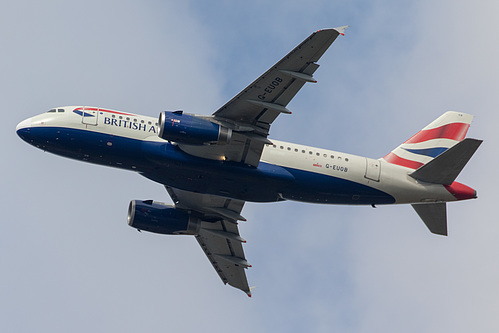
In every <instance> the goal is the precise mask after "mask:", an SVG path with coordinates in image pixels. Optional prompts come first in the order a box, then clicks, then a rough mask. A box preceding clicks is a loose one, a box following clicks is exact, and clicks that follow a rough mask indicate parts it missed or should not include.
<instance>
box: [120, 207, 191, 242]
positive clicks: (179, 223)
mask: <svg viewBox="0 0 499 333" xmlns="http://www.w3.org/2000/svg"><path fill="white" fill-rule="evenodd" d="M128 225H129V226H131V227H133V228H136V229H138V230H144V231H149V232H154V233H157V234H165V235H197V234H198V232H199V228H200V226H201V221H200V220H199V218H197V217H194V216H192V215H191V214H189V213H188V212H186V211H183V210H178V209H176V208H175V207H173V206H171V205H166V204H161V203H157V202H153V201H152V200H146V201H140V200H132V201H130V206H129V207H128Z"/></svg>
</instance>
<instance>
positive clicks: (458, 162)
mask: <svg viewBox="0 0 499 333" xmlns="http://www.w3.org/2000/svg"><path fill="white" fill-rule="evenodd" d="M482 142H483V141H482V140H477V139H469V138H468V139H464V140H463V141H461V142H459V143H457V144H456V145H454V146H453V147H451V148H449V149H448V150H446V151H445V152H443V153H442V154H440V155H438V156H437V157H435V158H434V159H432V160H431V161H429V162H428V163H426V164H425V165H423V166H422V167H420V168H419V169H417V170H416V171H414V172H413V173H411V174H410V175H409V176H411V177H412V178H415V179H417V180H421V181H424V182H427V183H434V184H443V185H452V183H453V182H454V180H455V179H456V178H457V176H458V175H459V173H460V172H461V170H463V168H464V167H465V166H466V163H468V161H469V160H470V159H471V157H472V156H473V154H474V153H475V151H476V150H477V149H478V147H480V144H481V143H482Z"/></svg>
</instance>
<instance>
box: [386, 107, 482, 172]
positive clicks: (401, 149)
mask: <svg viewBox="0 0 499 333" xmlns="http://www.w3.org/2000/svg"><path fill="white" fill-rule="evenodd" d="M472 120H473V116H472V115H469V114H466V113H460V112H454V111H448V112H446V113H444V114H443V115H441V116H440V117H439V118H437V119H436V120H435V121H433V122H432V123H431V124H429V125H428V126H426V127H425V128H423V129H422V130H421V131H419V132H418V133H416V134H415V135H413V136H412V137H411V138H410V139H409V140H407V141H406V142H404V143H403V144H401V145H400V146H398V147H397V148H395V149H394V150H393V151H392V152H390V153H389V154H388V155H386V156H385V157H383V159H384V160H385V161H387V162H388V163H392V164H396V165H400V166H403V167H407V168H411V169H418V168H420V167H422V166H423V165H425V164H426V163H428V162H430V161H431V160H433V159H434V158H435V157H437V156H438V155H440V154H442V153H443V152H445V151H447V150H448V149H449V148H451V147H453V146H454V145H456V144H457V143H458V142H460V141H461V140H463V139H464V137H465V136H466V133H467V132H468V129H469V128H470V124H471V121H472Z"/></svg>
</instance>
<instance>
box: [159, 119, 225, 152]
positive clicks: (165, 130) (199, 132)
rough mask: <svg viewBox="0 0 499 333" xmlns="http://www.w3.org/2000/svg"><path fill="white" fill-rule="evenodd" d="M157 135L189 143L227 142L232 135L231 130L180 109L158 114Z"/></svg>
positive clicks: (169, 139)
mask: <svg viewBox="0 0 499 333" xmlns="http://www.w3.org/2000/svg"><path fill="white" fill-rule="evenodd" d="M158 135H159V137H160V138H162V139H164V140H168V141H174V142H178V143H184V144H190V145H203V144H211V143H217V144H227V143H229V142H230V139H231V137H232V130H231V129H230V128H227V127H224V126H220V125H219V124H215V123H213V122H211V121H209V120H207V119H205V118H202V117H199V116H195V115H191V114H184V113H182V112H181V111H176V112H170V111H163V112H161V113H160V114H159V134H158Z"/></svg>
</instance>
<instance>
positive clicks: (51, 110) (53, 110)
mask: <svg viewBox="0 0 499 333" xmlns="http://www.w3.org/2000/svg"><path fill="white" fill-rule="evenodd" d="M55 111H56V110H55V109H50V110H48V112H55Z"/></svg>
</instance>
